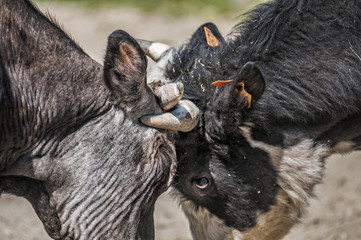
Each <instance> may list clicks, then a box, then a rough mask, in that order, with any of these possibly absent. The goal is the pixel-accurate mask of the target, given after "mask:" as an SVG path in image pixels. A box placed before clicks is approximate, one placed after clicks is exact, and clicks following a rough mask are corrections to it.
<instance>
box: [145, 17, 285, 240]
mask: <svg viewBox="0 0 361 240" xmlns="http://www.w3.org/2000/svg"><path fill="white" fill-rule="evenodd" d="M228 51H232V49H230V48H229V46H228V45H227V42H226V41H225V40H224V39H223V37H222V36H221V34H220V33H219V31H218V30H217V28H216V26H215V25H213V24H211V23H208V24H205V25H202V26H201V27H200V28H199V29H198V30H197V31H196V32H195V33H194V34H193V36H192V38H191V39H190V41H189V42H188V44H186V45H184V46H182V47H180V48H179V49H169V50H167V51H166V52H164V53H162V54H158V55H160V56H162V57H161V58H160V59H159V60H158V62H157V65H156V66H155V68H154V69H153V72H151V73H150V74H149V76H150V78H151V79H150V80H151V81H152V82H157V81H162V82H165V83H169V82H181V83H183V84H184V98H186V99H190V100H192V101H193V102H194V103H195V104H196V105H197V106H198V107H199V108H200V111H201V117H200V121H199V124H198V125H197V127H196V128H195V129H194V130H192V131H191V132H188V133H182V132H179V133H178V136H177V138H176V151H177V156H178V160H179V162H178V171H177V175H176V177H175V180H174V187H175V189H176V192H178V193H180V194H177V195H178V196H179V197H180V199H181V203H182V207H183V209H184V211H185V213H186V215H187V217H188V219H189V220H190V227H191V230H192V234H193V236H194V237H195V238H196V239H225V238H226V237H230V235H232V234H234V231H233V230H236V232H246V231H250V229H252V228H253V227H254V226H255V225H256V224H257V221H258V217H259V216H260V215H261V214H262V213H265V212H267V211H269V210H270V207H271V206H272V205H273V204H275V201H276V200H275V199H276V195H277V194H278V191H279V187H278V184H277V176H276V175H277V173H276V170H275V168H274V166H273V165H272V164H271V161H270V156H269V154H268V153H267V152H265V151H263V150H262V149H260V148H257V147H255V146H254V145H251V144H250V142H249V141H248V138H247V137H248V136H247V134H246V132H245V130H244V129H242V126H243V127H245V128H247V124H250V125H251V123H247V117H248V115H249V114H251V113H252V110H253V108H254V106H255V105H256V104H257V100H258V99H259V98H261V97H262V94H263V91H264V88H265V81H264V78H263V76H262V73H261V71H260V69H259V68H258V67H257V64H255V63H253V62H248V63H245V64H244V65H243V66H242V67H231V64H229V62H228V60H229V59H227V57H228V56H227V52H228ZM214 85H216V86H214ZM232 231H233V233H232ZM246 239H248V238H246ZM260 239H261V238H260Z"/></svg>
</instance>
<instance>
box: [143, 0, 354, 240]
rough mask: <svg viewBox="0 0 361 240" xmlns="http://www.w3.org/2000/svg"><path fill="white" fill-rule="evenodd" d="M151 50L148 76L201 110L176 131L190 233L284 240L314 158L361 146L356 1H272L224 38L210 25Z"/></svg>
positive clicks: (311, 182)
mask: <svg viewBox="0 0 361 240" xmlns="http://www.w3.org/2000/svg"><path fill="white" fill-rule="evenodd" d="M157 55H158V56H162V57H161V58H160V59H159V61H158V63H157V65H156V66H155V68H154V69H153V72H152V73H151V75H150V76H151V77H152V78H151V79H150V81H153V82H157V81H159V80H161V81H163V82H182V83H183V84H184V98H186V99H190V100H192V101H193V102H195V103H196V105H197V106H198V107H199V108H200V110H201V119H200V122H199V124H198V126H197V128H196V129H195V130H193V131H191V132H189V133H179V134H178V136H177V138H176V149H177V155H178V161H179V167H178V172H177V175H176V178H175V182H174V186H175V188H176V191H177V192H178V193H179V194H178V195H179V196H180V198H181V204H182V207H183V210H184V211H185V213H186V215H187V217H188V219H189V220H190V227H191V231H192V234H193V236H194V238H195V239H208V240H210V239H242V240H245V239H247V240H249V239H257V240H260V239H268V240H269V239H280V238H282V237H283V236H284V235H285V234H286V233H287V232H288V231H289V229H290V228H291V227H292V226H293V225H294V224H295V223H296V222H298V221H299V219H300V218H301V217H302V216H303V214H304V212H305V209H306V207H307V205H308V202H309V199H310V198H311V197H312V196H313V189H314V186H315V185H316V184H318V183H320V182H321V179H322V175H323V170H324V159H325V158H326V157H328V156H329V155H331V154H332V153H335V152H339V153H344V152H349V151H352V150H358V149H360V146H361V113H360V112H361V97H360V96H361V1H356V0H275V1H271V2H269V3H265V4H263V5H260V6H258V7H257V8H255V9H254V10H253V11H251V12H250V13H248V14H247V15H246V18H245V20H244V21H243V22H241V23H239V24H238V25H237V26H235V28H234V30H233V32H232V33H231V34H230V36H229V38H228V39H224V38H223V37H222V36H221V35H220V33H219V32H218V30H217V28H216V26H215V25H213V24H211V23H208V24H205V25H203V26H201V27H200V28H199V29H198V30H197V31H196V32H195V33H194V35H193V36H192V38H191V39H190V41H189V42H188V44H186V45H184V46H182V47H180V48H179V49H170V50H168V51H166V52H164V53H162V54H160V53H158V54H157ZM218 80H222V81H218ZM212 83H214V84H215V85H217V86H218V88H217V87H215V86H212Z"/></svg>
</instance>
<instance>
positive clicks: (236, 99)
mask: <svg viewBox="0 0 361 240" xmlns="http://www.w3.org/2000/svg"><path fill="white" fill-rule="evenodd" d="M212 84H213V85H215V86H216V87H218V88H224V90H222V91H221V92H220V93H218V95H219V96H217V95H216V96H217V97H216V101H219V99H221V102H223V104H227V105H228V104H232V103H233V104H232V105H235V104H236V105H237V107H236V108H243V107H244V106H246V107H247V108H250V107H251V106H252V104H253V103H254V102H255V101H257V100H258V99H259V98H260V97H261V96H262V94H263V91H264V88H265V81H264V78H263V75H262V72H261V70H260V69H259V68H258V67H257V66H256V65H255V64H254V63H253V62H248V63H246V64H245V65H244V66H243V67H242V69H241V71H240V72H239V74H238V75H237V78H236V79H234V80H225V81H223V80H221V81H215V82H213V83H212Z"/></svg>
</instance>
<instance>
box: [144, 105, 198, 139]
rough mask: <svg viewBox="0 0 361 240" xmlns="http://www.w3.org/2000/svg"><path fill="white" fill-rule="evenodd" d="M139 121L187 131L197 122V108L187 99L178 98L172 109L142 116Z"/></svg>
mask: <svg viewBox="0 0 361 240" xmlns="http://www.w3.org/2000/svg"><path fill="white" fill-rule="evenodd" d="M140 121H141V122H142V123H143V124H145V125H147V126H150V127H155V128H162V129H168V130H173V131H181V132H189V131H191V130H192V129H193V128H195V126H197V124H198V121H199V109H198V107H197V106H196V105H195V104H194V103H192V102H191V101H189V100H180V101H179V103H178V106H177V107H176V109H174V110H173V111H171V112H166V113H163V114H160V115H148V116H143V117H141V118H140Z"/></svg>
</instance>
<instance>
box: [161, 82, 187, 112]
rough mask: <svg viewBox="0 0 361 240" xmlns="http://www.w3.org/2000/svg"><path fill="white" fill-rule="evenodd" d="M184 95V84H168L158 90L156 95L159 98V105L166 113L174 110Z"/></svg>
mask: <svg viewBox="0 0 361 240" xmlns="http://www.w3.org/2000/svg"><path fill="white" fill-rule="evenodd" d="M183 93H184V86H183V83H181V82H177V83H168V84H165V85H163V86H161V87H159V88H157V89H155V92H154V94H155V95H156V96H157V98H158V102H159V105H160V106H161V108H162V109H163V110H165V111H168V110H170V109H172V108H173V107H174V106H175V105H177V103H178V102H179V101H180V100H181V98H182V97H183Z"/></svg>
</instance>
